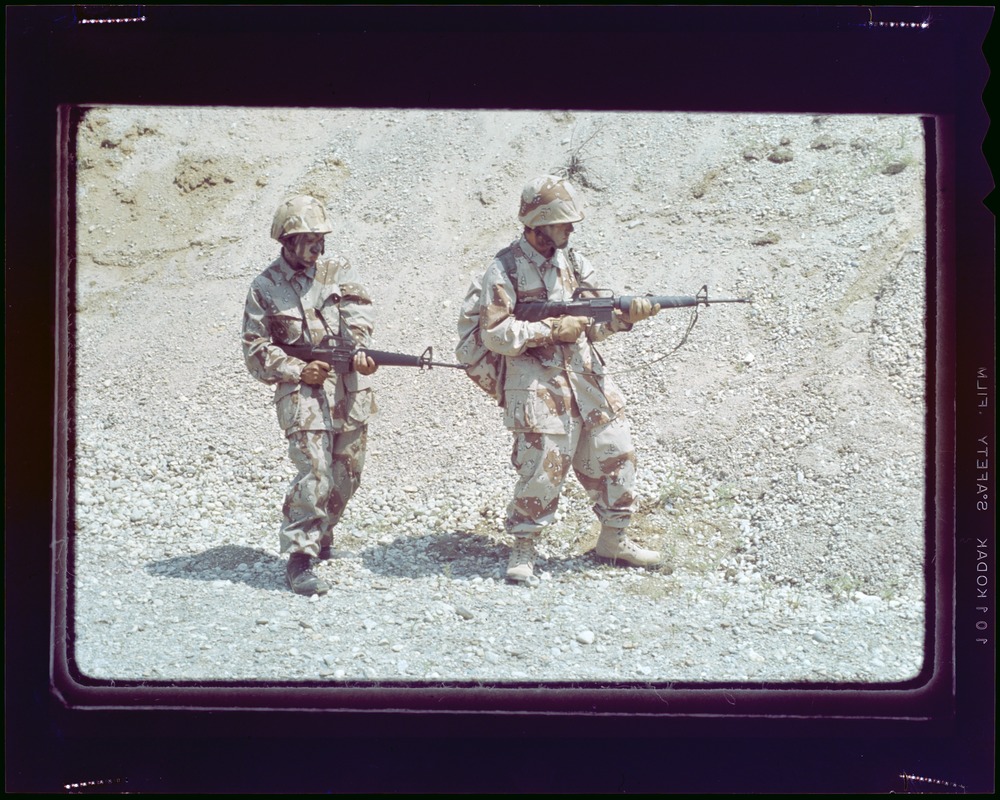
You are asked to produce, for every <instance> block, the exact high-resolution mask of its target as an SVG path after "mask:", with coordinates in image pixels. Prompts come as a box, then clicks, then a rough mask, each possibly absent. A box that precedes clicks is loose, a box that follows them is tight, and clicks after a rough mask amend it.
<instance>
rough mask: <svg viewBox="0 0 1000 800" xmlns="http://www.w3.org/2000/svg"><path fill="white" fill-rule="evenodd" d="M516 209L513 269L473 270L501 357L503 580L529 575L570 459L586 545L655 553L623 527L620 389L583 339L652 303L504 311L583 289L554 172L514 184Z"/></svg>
mask: <svg viewBox="0 0 1000 800" xmlns="http://www.w3.org/2000/svg"><path fill="white" fill-rule="evenodd" d="M518 219H519V220H520V222H521V223H522V224H523V225H524V230H523V233H522V235H521V238H520V239H519V240H517V241H516V242H514V243H513V244H511V246H510V251H511V252H510V253H509V254H507V256H506V258H507V259H508V260H509V258H510V256H511V255H512V256H513V260H514V264H515V265H516V270H515V271H512V272H511V273H508V269H507V268H506V267H505V265H504V263H503V260H502V259H501V257H500V256H501V254H498V256H497V258H496V259H495V260H494V261H493V263H492V264H491V265H490V267H489V268H488V269H487V271H486V274H485V276H484V279H483V284H482V306H481V310H480V317H479V320H480V322H479V324H480V333H481V335H482V340H483V344H484V345H485V346H486V347H487V348H489V349H490V350H492V351H493V352H495V353H499V354H500V355H503V356H505V357H506V382H505V384H504V403H503V405H504V424H505V425H506V426H507V428H508V429H509V430H511V431H512V432H513V434H514V448H513V453H512V455H511V461H512V463H513V465H514V467H515V469H516V470H517V472H518V475H519V479H518V482H517V485H516V487H515V489H514V499H513V500H512V501H511V503H510V505H509V506H508V508H507V518H506V522H505V527H506V529H507V532H508V533H509V534H510V535H511V536H512V537H513V547H512V548H511V553H510V560H509V562H508V566H507V579H508V580H511V581H517V582H533V581H534V565H535V542H536V540H537V538H538V536H539V534H540V531H541V530H542V528H543V527H545V526H546V525H547V524H549V523H550V522H552V520H553V518H554V515H555V511H556V506H557V505H558V503H559V496H560V493H561V491H562V486H563V482H564V481H565V479H566V476H567V474H568V472H569V468H570V467H571V466H572V468H573V471H574V473H575V474H576V477H577V479H578V480H579V481H580V483H581V485H582V486H583V487H584V489H585V490H586V491H587V494H588V496H589V498H590V500H591V502H592V503H593V510H594V513H595V514H596V515H597V517H598V519H599V520H600V523H601V533H600V538H599V539H598V541H597V547H596V550H595V552H596V554H597V556H598V557H601V558H604V559H608V560H610V561H611V562H612V563H618V564H627V565H631V566H642V567H648V566H655V565H657V564H659V563H660V561H661V555H660V553H658V552H654V551H652V550H645V549H643V548H641V547H639V546H638V545H637V544H636V543H635V542H633V541H632V540H631V539H629V538H628V536H627V535H626V533H625V530H626V528H627V527H628V525H629V522H630V520H631V517H632V513H633V511H634V509H635V498H634V496H633V483H634V479H635V468H636V459H635V450H634V448H633V446H632V438H631V432H630V429H629V425H628V421H627V420H626V418H625V413H624V408H625V399H624V397H623V396H622V394H621V392H620V391H619V390H618V387H617V386H615V384H614V383H613V382H612V380H611V379H610V378H609V377H607V376H606V375H605V374H604V367H603V364H602V362H601V360H600V356H599V355H597V353H596V351H595V350H594V347H593V343H594V342H599V341H601V340H603V339H605V338H607V337H608V336H610V335H612V334H615V333H619V332H622V331H628V330H631V328H632V326H633V325H635V324H636V323H637V322H640V321H642V320H644V319H646V318H647V317H650V316H652V315H653V314H656V313H657V312H658V311H659V310H660V307H659V306H657V305H652V306H651V305H650V303H649V301H648V300H645V299H642V298H636V300H635V301H634V302H633V303H632V305H631V307H630V308H629V311H628V312H627V313H622V312H618V311H616V312H615V318H614V319H613V320H612V322H611V323H608V324H595V323H591V321H590V320H589V319H587V318H586V317H559V318H553V319H547V320H544V321H542V322H526V321H522V320H517V319H515V318H514V313H513V312H514V307H515V305H516V304H517V303H518V302H519V301H530V300H546V299H547V300H551V301H562V300H569V299H571V297H572V294H573V290H574V289H576V288H577V287H580V286H582V287H590V288H594V283H593V278H594V273H593V268H592V267H591V265H590V263H589V262H588V261H587V260H586V259H585V258H584V257H583V256H582V255H580V254H579V253H575V252H574V251H572V250H571V249H569V248H568V244H569V237H570V234H571V233H572V232H573V224H574V223H577V222H580V221H581V220H582V219H583V214H582V212H581V211H580V203H579V201H578V200H577V197H576V194H575V192H574V190H573V187H572V186H571V185H570V184H569V183H568V182H567V181H566V180H564V179H561V178H559V177H556V176H552V175H544V176H542V177H540V178H537V179H535V180H534V181H532V182H531V183H529V184H528V185H527V186H525V188H524V191H523V192H522V194H521V207H520V213H519V215H518ZM509 274H510V275H511V276H512V277H513V280H512V279H511V277H509Z"/></svg>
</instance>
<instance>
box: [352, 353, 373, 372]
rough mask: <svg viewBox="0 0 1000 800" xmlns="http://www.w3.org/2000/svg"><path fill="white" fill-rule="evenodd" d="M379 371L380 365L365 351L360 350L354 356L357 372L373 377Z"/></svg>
mask: <svg viewBox="0 0 1000 800" xmlns="http://www.w3.org/2000/svg"><path fill="white" fill-rule="evenodd" d="M377 369H378V364H376V363H375V360H374V359H373V358H372V357H371V356H370V355H368V354H367V353H365V352H364V351H361V350H359V351H358V352H357V353H355V354H354V371H355V372H359V373H360V374H362V375H373V374H374V373H375V370H377Z"/></svg>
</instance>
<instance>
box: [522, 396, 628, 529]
mask: <svg viewBox="0 0 1000 800" xmlns="http://www.w3.org/2000/svg"><path fill="white" fill-rule="evenodd" d="M567 422H568V424H567V432H566V433H564V434H551V433H528V432H517V433H515V434H514V449H513V452H512V453H511V463H512V464H513V465H514V468H515V469H516V470H517V473H518V475H519V476H520V477H519V479H518V482H517V485H516V486H515V487H514V499H513V500H512V501H511V503H510V505H508V506H507V520H506V528H507V532H508V533H511V534H513V535H514V536H536V535H537V534H538V532H539V531H540V530H541V529H542V528H543V527H545V526H546V525H548V524H549V523H551V522H552V520H553V518H554V516H555V513H556V507H557V506H558V505H559V496H560V494H561V492H562V486H563V483H564V481H565V480H566V476H567V474H568V473H569V468H570V466H572V467H573V472H574V473H575V474H576V477H577V480H579V481H580V484H581V485H582V486H583V488H584V489H585V490H586V492H587V496H588V497H589V498H590V501H591V502H592V503H593V510H594V513H595V514H596V515H597V518H598V519H599V520H600V521H601V524H602V525H607V526H609V527H613V528H626V527H628V524H629V521H630V520H631V518H632V512H633V511H634V510H635V498H634V495H633V487H634V484H635V464H636V461H635V449H634V448H633V447H632V433H631V429H630V428H629V424H628V420H626V419H625V417H624V416H622V415H619V416H618V417H616V418H615V419H613V420H611V421H610V422H607V423H605V424H603V425H596V426H591V427H584V425H583V420H582V419H581V418H580V417H579V416H577V415H573V416H572V417H570V418H569V419H568V420H567Z"/></svg>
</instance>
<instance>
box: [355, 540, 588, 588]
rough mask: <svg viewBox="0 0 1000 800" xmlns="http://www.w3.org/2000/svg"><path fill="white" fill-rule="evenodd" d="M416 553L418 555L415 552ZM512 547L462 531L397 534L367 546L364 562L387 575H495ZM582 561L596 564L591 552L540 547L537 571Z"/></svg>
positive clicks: (569, 568) (571, 568)
mask: <svg viewBox="0 0 1000 800" xmlns="http://www.w3.org/2000/svg"><path fill="white" fill-rule="evenodd" d="M415 554H417V555H415ZM509 554H510V547H509V546H508V545H507V544H505V543H500V542H497V541H495V540H493V539H491V538H489V537H487V536H483V535H482V534H476V533H465V532H462V531H449V532H447V533H427V534H420V535H417V536H397V537H396V538H395V539H393V540H392V541H391V542H389V543H387V544H383V545H377V546H369V547H365V548H364V549H363V550H362V551H361V562H362V564H363V565H364V566H365V568H366V569H368V570H369V571H370V572H372V573H376V574H379V575H384V576H385V577H387V578H391V577H396V578H419V577H430V576H434V575H445V576H447V577H449V578H452V579H459V580H468V579H472V578H475V577H480V578H495V577H497V576H498V574H499V575H502V574H503V573H504V572H505V571H506V568H507V557H508V555H509ZM582 564H586V565H587V566H592V565H596V562H594V561H593V559H592V558H591V557H590V556H589V555H578V556H568V557H554V556H549V555H548V554H546V551H545V547H544V545H541V546H540V547H539V549H538V558H537V559H536V561H535V572H536V574H540V573H542V572H548V573H551V574H552V575H557V574H560V573H566V572H576V571H578V570H579V569H580V568H581V565H582Z"/></svg>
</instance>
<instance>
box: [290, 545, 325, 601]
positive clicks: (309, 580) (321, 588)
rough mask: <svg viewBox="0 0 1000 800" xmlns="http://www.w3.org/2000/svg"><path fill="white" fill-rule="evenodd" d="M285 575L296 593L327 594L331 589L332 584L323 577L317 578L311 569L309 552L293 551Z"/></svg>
mask: <svg viewBox="0 0 1000 800" xmlns="http://www.w3.org/2000/svg"><path fill="white" fill-rule="evenodd" d="M285 577H286V578H287V579H288V586H289V587H290V588H291V590H292V591H293V592H295V594H304V595H313V594H326V593H327V592H328V591H330V585H329V584H328V583H327V582H326V581H324V580H323V579H322V578H317V577H316V576H315V575H314V574H313V571H312V569H310V559H309V555H308V553H292V554H291V555H290V556H289V557H288V566H287V567H286V568H285Z"/></svg>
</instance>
